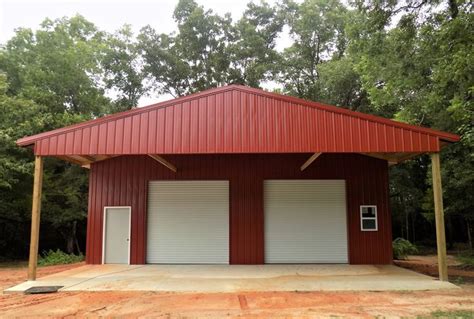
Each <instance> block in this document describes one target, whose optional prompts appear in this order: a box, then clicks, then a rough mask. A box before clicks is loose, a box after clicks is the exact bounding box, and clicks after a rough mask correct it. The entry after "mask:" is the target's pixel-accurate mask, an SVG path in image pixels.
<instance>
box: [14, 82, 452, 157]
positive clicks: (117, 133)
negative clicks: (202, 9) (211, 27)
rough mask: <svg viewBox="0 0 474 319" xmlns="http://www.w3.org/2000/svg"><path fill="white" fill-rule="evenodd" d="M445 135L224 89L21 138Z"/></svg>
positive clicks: (86, 143)
mask: <svg viewBox="0 0 474 319" xmlns="http://www.w3.org/2000/svg"><path fill="white" fill-rule="evenodd" d="M445 136H447V138H448V139H458V137H457V136H455V135H452V134H449V133H443V132H438V131H434V130H429V129H426V128H422V127H417V126H412V125H407V124H404V123H399V122H395V121H390V120H387V119H384V118H377V117H375V116H369V115H366V114H361V113H357V112H352V111H348V110H345V109H342V108H338V107H332V106H328V105H322V104H319V103H314V102H308V101H304V100H300V99H295V98H291V97H285V96H282V95H276V94H271V93H267V92H264V91H260V90H255V89H251V88H245V87H237V86H229V87H225V88H220V89H215V90H210V91H205V92H202V93H199V94H195V95H191V96H189V97H184V98H181V99H177V100H172V101H169V102H165V103H160V104H158V105H156V106H150V107H146V108H140V109H135V110H131V111H129V112H125V113H122V114H116V115H111V116H109V117H105V118H102V119H98V120H95V121H89V122H85V123H83V124H80V125H76V126H74V127H70V128H63V129H59V130H56V131H51V132H47V133H44V134H40V135H37V136H33V137H29V138H25V139H23V140H30V141H31V142H32V143H34V142H36V147H35V153H36V154H37V155H74V154H76V155H96V154H101V155H123V154H156V153H159V154H210V153H211V154H212V153H304V152H364V153H367V152H379V153H380V152H398V153H400V152H433V151H438V150H439V143H438V140H439V138H442V137H445ZM20 141H21V140H20ZM21 143H23V141H21Z"/></svg>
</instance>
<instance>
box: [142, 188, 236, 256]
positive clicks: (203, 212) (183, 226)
mask: <svg viewBox="0 0 474 319" xmlns="http://www.w3.org/2000/svg"><path fill="white" fill-rule="evenodd" d="M147 223H148V233H147V262H148V263H189V264H199V263H210V264H214V263H216V264H218V263H220V264H226V263H229V182H228V181H153V182H150V185H149V195H148V216H147Z"/></svg>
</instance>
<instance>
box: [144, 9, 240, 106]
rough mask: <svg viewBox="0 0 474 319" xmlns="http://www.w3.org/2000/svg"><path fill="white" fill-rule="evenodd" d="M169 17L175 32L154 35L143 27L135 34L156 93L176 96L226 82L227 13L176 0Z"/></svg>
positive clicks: (228, 20) (228, 19)
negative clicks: (171, 19) (176, 31)
mask: <svg viewBox="0 0 474 319" xmlns="http://www.w3.org/2000/svg"><path fill="white" fill-rule="evenodd" d="M173 16H174V19H175V21H176V23H177V24H178V33H177V34H170V35H167V34H158V33H157V32H156V31H155V30H154V29H153V28H151V27H150V26H147V27H145V28H143V29H142V31H141V33H140V35H139V41H140V48H141V50H142V52H143V53H142V54H143V58H144V61H145V71H146V72H147V74H148V75H149V77H150V78H151V79H152V81H153V82H154V84H155V86H156V87H157V88H158V92H159V93H161V94H171V95H173V96H175V97H176V96H183V95H186V94H189V93H193V92H198V91H202V90H205V89H208V88H211V87H217V86H221V85H224V84H226V83H227V70H228V67H229V60H228V55H227V43H228V39H229V29H230V25H231V19H230V15H226V16H225V17H220V16H219V15H217V14H214V13H213V12H212V10H207V11H205V10H204V8H203V7H202V6H199V5H198V4H197V3H196V2H194V1H193V0H180V1H179V2H178V5H177V6H176V9H175V11H174V15H173Z"/></svg>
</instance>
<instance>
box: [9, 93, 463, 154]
mask: <svg viewBox="0 0 474 319" xmlns="http://www.w3.org/2000/svg"><path fill="white" fill-rule="evenodd" d="M233 90H238V91H241V92H247V93H252V94H255V95H259V96H263V97H268V98H272V99H276V100H280V101H285V102H289V103H296V104H299V105H302V106H306V107H311V108H318V109H322V110H326V111H329V112H334V113H339V114H344V115H348V116H351V117H357V118H360V119H364V120H368V121H372V122H377V123H380V124H388V125H393V126H395V127H399V128H404V129H409V130H412V131H416V132H420V133H425V134H429V135H433V136H437V137H438V138H439V139H441V140H443V141H446V142H457V141H459V140H460V137H459V135H456V134H452V133H447V132H443V131H439V130H435V129H431V128H427V127H422V126H417V125H411V124H407V123H404V122H399V121H394V120H390V119H387V118H384V117H380V116H375V115H371V114H365V113H361V112H356V111H351V110H348V109H344V108H342V107H337V106H333V105H328V104H324V103H320V102H313V101H308V100H304V99H301V98H297V97H292V96H287V95H282V94H277V93H272V92H267V91H264V90H261V89H256V88H251V87H247V86H242V85H237V84H231V85H227V86H222V87H218V88H213V89H209V90H206V91H202V92H198V93H194V94H190V95H187V96H183V97H179V98H176V99H171V100H168V101H163V102H160V103H155V104H151V105H148V106H144V107H140V108H136V109H133V110H128V111H124V112H120V113H115V114H111V115H106V116H103V117H101V118H97V119H93V120H89V121H85V122H81V123H78V124H74V125H70V126H65V127H62V128H58V129H55V130H52V131H47V132H43V133H39V134H35V135H31V136H26V137H23V138H20V139H18V140H17V142H16V143H17V145H19V146H29V145H32V144H34V143H35V142H36V141H37V140H40V139H42V138H45V137H51V136H54V135H57V134H62V133H67V132H69V131H72V130H75V129H78V128H84V127H88V126H92V125H97V124H101V123H104V122H108V121H113V120H118V119H121V118H124V117H128V116H133V115H136V114H140V113H144V112H148V111H149V110H150V109H161V108H165V107H170V106H173V105H175V104H178V103H183V102H186V101H188V100H192V99H196V98H202V97H207V96H209V95H213V94H218V93H224V92H227V91H233Z"/></svg>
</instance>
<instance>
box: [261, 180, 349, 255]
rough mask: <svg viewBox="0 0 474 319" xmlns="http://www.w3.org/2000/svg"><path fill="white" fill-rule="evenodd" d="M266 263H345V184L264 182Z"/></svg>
mask: <svg viewBox="0 0 474 319" xmlns="http://www.w3.org/2000/svg"><path fill="white" fill-rule="evenodd" d="M264 207H265V209H264V212H265V262H266V263H347V262H348V261H349V257H348V251H347V222H346V216H347V211H346V185H345V182H344V180H291V179H290V180H266V181H265V183H264Z"/></svg>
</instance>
